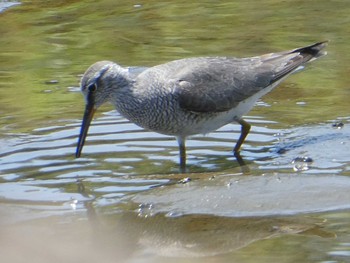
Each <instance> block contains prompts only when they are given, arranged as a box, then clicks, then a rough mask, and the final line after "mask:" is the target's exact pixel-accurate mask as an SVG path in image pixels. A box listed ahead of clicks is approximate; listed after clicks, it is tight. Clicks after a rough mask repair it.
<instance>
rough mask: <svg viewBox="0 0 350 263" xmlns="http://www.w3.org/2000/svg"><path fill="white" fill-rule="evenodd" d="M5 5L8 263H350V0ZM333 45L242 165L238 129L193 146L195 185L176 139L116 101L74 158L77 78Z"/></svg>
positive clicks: (278, 103)
mask: <svg viewBox="0 0 350 263" xmlns="http://www.w3.org/2000/svg"><path fill="white" fill-rule="evenodd" d="M12 4H13V5H12ZM2 8H4V9H2ZM0 11H1V12H2V13H0V32H1V35H2V37H1V38H0V46H1V51H0V224H1V225H2V226H3V227H2V230H0V233H1V234H0V252H1V255H2V258H4V259H6V261H7V262H28V259H31V261H33V262H56V261H57V262H62V261H68V262H81V261H83V260H84V261H85V262H96V261H97V260H98V261H100V262H119V261H126V262H164V261H167V262H197V261H198V262H199V261H201V262H271V261H275V260H276V259H278V261H279V262H347V261H350V257H349V255H350V252H349V251H350V248H349V243H350V236H349V233H350V225H349V222H348V218H349V215H350V213H349V208H350V207H349V206H350V205H349V204H350V196H349V194H348V187H347V186H348V184H349V180H350V179H349V176H350V155H349V152H350V128H349V127H350V115H349V98H350V87H349V84H348V78H347V77H348V73H349V66H348V65H350V63H349V62H350V57H349V52H348V43H349V39H348V38H349V35H350V34H349V28H350V27H349V19H348V14H349V11H350V3H348V1H341V0H339V1H323V0H322V1H318V2H317V6H315V4H314V2H313V1H307V2H305V1H300V2H298V4H295V1H272V0H269V1H263V2H262V1H246V2H242V3H238V2H237V3H236V2H217V3H212V2H198V1H197V2H196V1H195V2H193V1H192V2H191V3H189V2H188V1H187V2H186V1H177V2H176V3H173V2H171V1H169V2H164V1H163V2H161V3H159V2H157V1H147V2H144V3H143V2H132V3H130V1H118V3H116V2H115V1H109V0H105V1H99V2H96V3H93V2H89V1H54V2H48V1H35V2H32V1H23V2H21V3H20V4H18V2H0ZM325 39H328V40H330V43H329V46H328V47H327V51H328V55H327V56H326V57H323V58H321V59H319V60H318V61H315V62H313V63H312V64H311V65H309V66H308V67H307V68H306V69H305V70H304V71H303V72H300V73H298V74H295V75H293V76H291V77H290V78H289V79H288V80H287V81H285V82H284V83H283V84H282V85H281V86H280V87H279V88H277V89H276V90H274V91H273V92H271V93H270V94H269V95H267V96H265V97H264V98H263V99H262V100H261V101H259V102H258V103H257V105H256V107H255V108H254V109H253V110H252V111H251V112H250V113H249V115H248V116H247V117H246V120H247V121H248V122H250V123H251V124H252V130H251V133H250V134H249V136H248V138H247V141H246V143H245V144H244V145H243V150H242V153H241V155H242V158H243V160H244V162H245V164H246V165H245V166H240V165H239V164H238V162H237V160H236V159H235V158H234V157H233V156H232V152H231V151H232V148H233V146H234V143H235V140H236V139H237V138H238V136H239V131H240V127H239V126H238V125H237V124H230V125H227V126H225V127H223V128H221V129H219V130H218V131H216V132H213V133H210V134H208V135H205V136H194V137H193V138H191V139H189V140H188V143H187V147H188V163H189V167H188V170H189V173H187V174H185V175H184V174H180V173H179V172H178V149H177V143H176V141H175V140H174V139H173V138H171V137H168V136H163V135H159V134H156V133H152V132H148V131H145V130H143V129H141V128H139V127H137V126H135V125H134V124H132V123H129V122H128V121H127V120H125V119H123V118H122V117H121V116H120V115H119V114H118V113H117V112H115V111H114V110H113V109H112V108H111V107H110V106H105V107H103V109H100V110H99V112H98V113H97V115H96V118H95V120H94V121H93V125H92V127H91V129H90V132H89V136H88V138H87V141H86V145H85V147H84V149H83V154H82V157H81V158H79V159H75V158H74V153H75V147H76V143H77V136H78V133H79V130H80V124H81V117H82V114H83V109H84V101H83V98H82V96H81V94H80V92H79V87H78V86H79V79H80V77H81V74H82V73H83V72H84V71H85V69H86V68H87V67H88V66H89V65H90V64H91V63H93V62H95V61H98V60H103V59H109V60H114V61H118V62H119V63H120V64H122V65H127V66H133V65H137V66H152V65H156V64H159V63H162V62H165V61H169V60H172V59H177V58H183V57H189V56H209V55H210V56H216V55H232V56H238V57H242V56H250V55H259V54H262V53H267V52H273V51H280V50H285V49H291V48H295V47H298V46H303V45H307V44H311V43H313V42H316V41H320V40H325ZM339 123H342V124H343V126H342V125H339ZM337 124H338V125H337ZM293 160H294V162H293ZM303 160H304V161H303ZM42 247H45V251H42V250H43V249H42ZM18 251H21V253H18ZM4 262H5V261H4Z"/></svg>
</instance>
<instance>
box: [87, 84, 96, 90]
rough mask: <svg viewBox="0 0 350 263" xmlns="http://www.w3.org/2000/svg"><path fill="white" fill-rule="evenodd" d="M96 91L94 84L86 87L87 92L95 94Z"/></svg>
mask: <svg viewBox="0 0 350 263" xmlns="http://www.w3.org/2000/svg"><path fill="white" fill-rule="evenodd" d="M96 89H97V85H96V84H95V83H94V84H91V85H90V86H88V90H89V92H95V91H96Z"/></svg>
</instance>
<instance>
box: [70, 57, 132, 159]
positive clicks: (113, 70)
mask: <svg viewBox="0 0 350 263" xmlns="http://www.w3.org/2000/svg"><path fill="white" fill-rule="evenodd" d="M124 71H125V69H123V68H122V67H120V66H119V65H117V64H115V63H113V62H110V61H100V62H96V63H95V64H93V65H91V66H90V67H89V68H88V69H87V70H86V72H85V73H84V75H83V77H82V79H81V84H80V85H81V92H82V93H83V95H84V98H85V102H86V105H85V112H84V117H83V122H82V125H81V130H80V135H79V141H78V146H77V150H76V154H75V156H76V157H77V158H78V157H80V154H81V151H82V149H83V146H84V143H85V138H86V136H87V133H88V130H89V126H90V123H91V120H92V118H93V115H94V113H95V111H96V110H97V108H98V107H100V106H101V105H102V104H104V103H105V102H107V101H108V100H109V99H110V98H111V96H112V94H113V89H116V88H118V87H121V86H124V85H125V84H126V83H125V82H126V79H125V78H124V77H123V74H124Z"/></svg>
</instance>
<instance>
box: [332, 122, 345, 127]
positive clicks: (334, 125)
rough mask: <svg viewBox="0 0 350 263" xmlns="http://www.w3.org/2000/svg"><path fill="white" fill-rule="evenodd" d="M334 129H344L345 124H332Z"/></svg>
mask: <svg viewBox="0 0 350 263" xmlns="http://www.w3.org/2000/svg"><path fill="white" fill-rule="evenodd" d="M332 127H333V128H334V129H342V128H343V127H344V123H342V122H335V123H333V124H332Z"/></svg>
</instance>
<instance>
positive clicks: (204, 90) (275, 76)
mask: <svg viewBox="0 0 350 263" xmlns="http://www.w3.org/2000/svg"><path fill="white" fill-rule="evenodd" d="M324 46H325V44H324V43H317V44H314V45H312V46H308V47H305V48H300V49H295V50H291V51H287V52H281V53H271V54H266V55H263V56H260V57H252V58H245V59H236V58H194V59H187V60H182V61H181V60H180V61H178V62H176V61H174V63H183V65H182V67H179V65H177V68H180V69H179V70H178V71H177V72H176V73H174V77H175V81H176V82H177V87H176V90H175V93H176V95H177V96H178V99H179V103H180V107H182V108H184V109H186V110H190V111H195V112H221V111H227V110H229V109H232V108H233V107H235V106H236V105H237V104H238V103H239V102H241V101H243V100H245V99H247V98H249V97H251V96H253V95H254V94H256V93H257V92H259V91H260V90H263V89H265V88H267V87H270V86H271V85H273V84H274V83H276V82H278V81H279V80H281V79H282V78H284V77H286V76H287V75H289V74H291V73H292V72H293V71H294V70H296V69H297V68H298V67H299V66H300V65H302V64H303V63H305V62H307V61H309V60H311V59H313V58H317V57H318V56H320V55H322V54H319V53H320V52H319V51H320V50H321V49H322V48H323V47H324Z"/></svg>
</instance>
